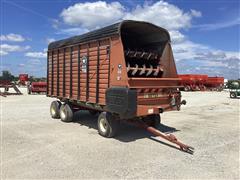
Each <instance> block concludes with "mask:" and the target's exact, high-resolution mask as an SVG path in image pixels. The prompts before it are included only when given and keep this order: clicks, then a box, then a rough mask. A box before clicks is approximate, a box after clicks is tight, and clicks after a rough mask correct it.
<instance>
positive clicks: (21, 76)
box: [18, 74, 29, 86]
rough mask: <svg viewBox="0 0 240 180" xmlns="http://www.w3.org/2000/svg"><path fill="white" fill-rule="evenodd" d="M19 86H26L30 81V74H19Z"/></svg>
mask: <svg viewBox="0 0 240 180" xmlns="http://www.w3.org/2000/svg"><path fill="white" fill-rule="evenodd" d="M18 78H19V83H18V85H19V86H21V85H22V86H26V82H27V81H28V80H29V79H28V74H19V77H18Z"/></svg>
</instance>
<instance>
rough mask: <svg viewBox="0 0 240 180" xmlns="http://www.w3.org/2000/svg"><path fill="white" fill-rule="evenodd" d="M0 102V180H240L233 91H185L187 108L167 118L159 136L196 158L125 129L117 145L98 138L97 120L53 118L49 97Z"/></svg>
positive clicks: (81, 115) (136, 130) (85, 115)
mask: <svg viewBox="0 0 240 180" xmlns="http://www.w3.org/2000/svg"><path fill="white" fill-rule="evenodd" d="M21 90H22V91H24V92H25V93H24V95H22V96H8V97H7V98H3V97H1V109H2V111H1V114H2V115H1V139H2V141H1V157H2V158H1V161H2V162H1V178H2V179H88V178H91V179H99V178H102V179H107V178H108V179H119V178H122V179H146V178H147V179H160V178H165V179H173V178H178V179H185V178H189V179H220V178H221V179H239V142H240V141H239V129H240V128H239V111H240V108H239V107H240V106H239V105H240V104H239V102H240V100H239V99H230V98H229V93H228V92H187V93H183V98H184V99H186V100H187V102H188V103H187V105H186V106H184V107H183V108H182V110H181V111H179V112H167V113H164V114H163V115H162V122H163V124H164V125H163V126H162V127H161V130H163V131H165V132H172V133H173V134H174V135H176V136H177V137H178V139H179V140H181V141H182V142H184V143H186V144H189V145H191V146H193V147H194V148H195V153H194V155H190V154H188V153H184V152H181V151H179V150H178V149H176V148H174V147H175V146H172V145H170V143H168V142H167V144H166V141H164V140H162V139H161V138H156V137H152V136H151V135H150V134H149V133H147V132H145V131H144V130H142V129H139V128H136V127H133V126H129V125H121V127H120V134H119V135H118V136H117V137H116V138H112V139H107V138H103V137H101V136H99V135H98V132H97V123H96V121H97V117H94V116H92V115H90V114H89V113H88V112H87V111H82V112H80V113H78V114H77V116H76V117H75V119H76V121H75V122H74V123H63V122H61V121H60V120H56V119H51V118H50V115H49V105H50V103H51V101H52V100H53V99H52V98H47V97H45V95H27V94H26V89H21Z"/></svg>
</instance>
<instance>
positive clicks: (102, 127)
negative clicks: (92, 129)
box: [99, 118, 107, 132]
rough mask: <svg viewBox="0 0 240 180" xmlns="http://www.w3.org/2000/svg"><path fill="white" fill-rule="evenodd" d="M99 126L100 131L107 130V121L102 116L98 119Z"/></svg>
mask: <svg viewBox="0 0 240 180" xmlns="http://www.w3.org/2000/svg"><path fill="white" fill-rule="evenodd" d="M99 126H100V130H101V131H102V132H106V131H107V121H106V120H105V119H104V118H102V119H100V123H99Z"/></svg>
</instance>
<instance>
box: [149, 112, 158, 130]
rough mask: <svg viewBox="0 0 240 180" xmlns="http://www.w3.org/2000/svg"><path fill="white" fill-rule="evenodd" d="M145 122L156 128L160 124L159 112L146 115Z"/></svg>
mask: <svg viewBox="0 0 240 180" xmlns="http://www.w3.org/2000/svg"><path fill="white" fill-rule="evenodd" d="M147 121H148V122H147V124H148V125H150V126H152V127H154V128H158V127H160V125H161V116H160V114H152V115H149V116H147Z"/></svg>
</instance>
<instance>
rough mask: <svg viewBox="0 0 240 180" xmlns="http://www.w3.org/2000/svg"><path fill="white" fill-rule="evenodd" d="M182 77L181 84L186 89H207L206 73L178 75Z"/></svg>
mask: <svg viewBox="0 0 240 180" xmlns="http://www.w3.org/2000/svg"><path fill="white" fill-rule="evenodd" d="M178 77H179V78H180V79H181V85H182V86H183V87H184V88H183V90H184V91H200V90H201V91H204V90H206V86H205V83H206V82H207V79H208V75H205V74H181V75H178Z"/></svg>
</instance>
